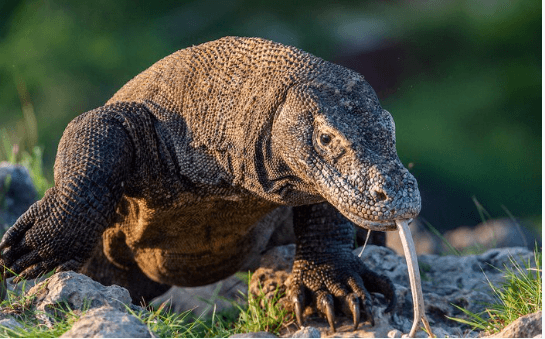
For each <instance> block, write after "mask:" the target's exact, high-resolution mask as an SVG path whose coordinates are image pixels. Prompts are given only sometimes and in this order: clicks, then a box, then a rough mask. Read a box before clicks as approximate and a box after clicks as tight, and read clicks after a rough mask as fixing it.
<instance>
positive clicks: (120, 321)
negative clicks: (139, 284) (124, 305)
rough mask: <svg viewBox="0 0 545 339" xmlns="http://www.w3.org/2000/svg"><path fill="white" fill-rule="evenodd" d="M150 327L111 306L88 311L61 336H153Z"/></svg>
mask: <svg viewBox="0 0 545 339" xmlns="http://www.w3.org/2000/svg"><path fill="white" fill-rule="evenodd" d="M151 337H153V336H152V334H151V333H150V331H149V329H148V327H147V326H146V325H145V324H143V323H142V322H141V321H140V320H139V319H138V318H136V317H135V316H133V315H131V314H128V313H127V312H122V311H120V310H118V309H115V308H112V307H110V306H104V307H100V308H95V309H92V310H90V311H89V312H87V313H86V314H85V315H84V316H82V317H81V318H80V319H79V320H78V321H76V322H75V323H74V325H73V326H72V328H71V329H70V330H69V331H68V332H65V333H64V334H63V335H62V336H61V338H151Z"/></svg>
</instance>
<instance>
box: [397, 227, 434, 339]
mask: <svg viewBox="0 0 545 339" xmlns="http://www.w3.org/2000/svg"><path fill="white" fill-rule="evenodd" d="M396 225H397V230H398V232H399V237H400V238H401V244H402V245H403V252H405V260H407V269H408V270H409V280H410V282H411V292H412V295H413V306H414V320H413V326H412V328H411V332H409V337H410V338H414V336H415V335H416V331H417V329H418V325H419V324H420V321H422V323H423V324H424V328H425V329H426V331H427V332H428V335H429V336H430V337H434V335H433V333H432V332H431V327H430V324H429V322H428V319H427V318H426V313H425V312H424V296H423V295H422V284H421V283H420V270H419V269H418V260H417V258H416V250H415V248H414V242H413V238H412V236H411V230H410V229H409V221H408V220H406V219H401V220H396Z"/></svg>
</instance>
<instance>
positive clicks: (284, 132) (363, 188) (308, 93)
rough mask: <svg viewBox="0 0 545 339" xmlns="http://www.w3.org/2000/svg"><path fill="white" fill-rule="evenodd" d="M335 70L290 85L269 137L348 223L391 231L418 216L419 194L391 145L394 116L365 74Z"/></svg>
mask: <svg viewBox="0 0 545 339" xmlns="http://www.w3.org/2000/svg"><path fill="white" fill-rule="evenodd" d="M333 67H334V68H336V69H335V70H334V72H331V73H329V74H327V75H325V76H323V77H321V78H315V79H313V80H312V81H310V82H308V83H304V84H301V83H300V84H298V85H295V86H294V87H292V88H290V90H289V91H288V93H287V96H286V100H285V102H284V104H283V106H282V108H281V109H280V110H279V112H278V113H277V114H278V115H277V117H276V119H275V122H274V124H273V133H272V142H273V143H274V144H275V145H276V147H278V148H281V149H282V152H281V153H282V154H283V157H284V161H286V163H287V164H288V165H289V166H290V167H291V169H292V170H293V171H294V172H296V174H297V175H298V176H299V177H300V178H302V179H303V180H305V181H306V182H308V183H312V184H313V185H312V186H313V187H314V188H315V189H316V190H317V192H318V193H319V194H320V195H321V196H322V197H324V198H325V199H326V200H328V202H329V203H331V204H332V205H333V206H335V207H336V208H337V209H338V210H339V211H340V212H341V213H342V214H344V215H345V216H346V217H347V218H348V219H350V220H351V221H352V222H354V223H356V224H357V225H358V226H360V227H364V228H367V229H370V230H378V231H386V230H395V229H396V225H395V222H394V220H396V219H409V218H413V217H416V216H417V215H418V213H419V212H420V207H421V204H420V192H419V191H418V186H417V183H416V179H415V178H414V177H413V176H412V175H411V174H410V173H409V171H408V170H407V169H406V168H405V167H404V166H403V165H402V164H401V161H400V160H399V157H398V155H397V152H396V148H395V143H396V139H395V125H394V121H393V118H392V116H391V115H390V113H389V112H388V111H386V110H385V109H383V108H382V107H381V106H380V103H379V101H378V98H377V96H376V94H375V92H374V91H373V89H372V88H371V86H370V85H369V84H368V83H367V82H366V81H365V80H364V79H363V77H362V76H361V75H359V74H357V73H355V72H352V71H350V70H348V69H346V68H344V67H341V66H337V65H333Z"/></svg>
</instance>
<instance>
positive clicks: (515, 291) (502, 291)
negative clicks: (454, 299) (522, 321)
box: [448, 246, 543, 334]
mask: <svg viewBox="0 0 545 339" xmlns="http://www.w3.org/2000/svg"><path fill="white" fill-rule="evenodd" d="M541 260H542V252H540V251H538V248H537V246H536V248H535V250H534V261H535V267H532V263H531V261H530V260H528V261H527V262H524V263H523V265H521V264H519V263H518V262H517V261H516V260H515V259H514V258H513V257H511V258H510V263H511V265H510V266H508V265H504V268H503V269H498V270H499V271H500V272H502V273H503V274H504V276H505V278H506V280H505V282H504V283H503V284H501V285H500V286H494V285H493V284H492V283H491V282H490V281H489V286H490V288H491V289H492V291H493V293H494V296H495V299H496V301H495V302H494V303H492V304H488V305H486V308H485V310H484V311H482V312H480V313H473V312H471V311H469V310H467V309H465V308H463V307H459V306H456V305H454V306H455V307H456V308H458V309H459V310H460V311H462V312H463V313H464V314H465V315H466V316H467V319H463V318H454V317H448V318H449V319H451V320H455V321H458V322H460V323H463V324H467V325H470V326H472V327H473V329H479V330H482V331H485V332H487V333H488V334H494V333H497V332H500V331H501V330H502V329H504V328H505V327H506V326H507V325H509V324H510V323H512V322H513V321H515V320H516V319H518V318H519V317H521V316H524V315H527V314H531V313H534V312H537V311H540V310H542V309H543V303H542V302H543V301H542V279H541V275H542V269H541V266H542V262H541Z"/></svg>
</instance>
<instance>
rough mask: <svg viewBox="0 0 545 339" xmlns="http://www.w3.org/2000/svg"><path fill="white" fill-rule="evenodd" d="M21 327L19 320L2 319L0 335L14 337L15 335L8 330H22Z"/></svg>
mask: <svg viewBox="0 0 545 339" xmlns="http://www.w3.org/2000/svg"><path fill="white" fill-rule="evenodd" d="M20 327H21V324H20V323H19V322H18V321H17V320H15V319H13V318H12V317H7V318H4V319H1V320H0V335H2V336H5V337H11V336H13V333H10V332H9V331H7V330H6V329H10V330H16V329H17V328H20ZM10 334H11V335H10Z"/></svg>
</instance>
